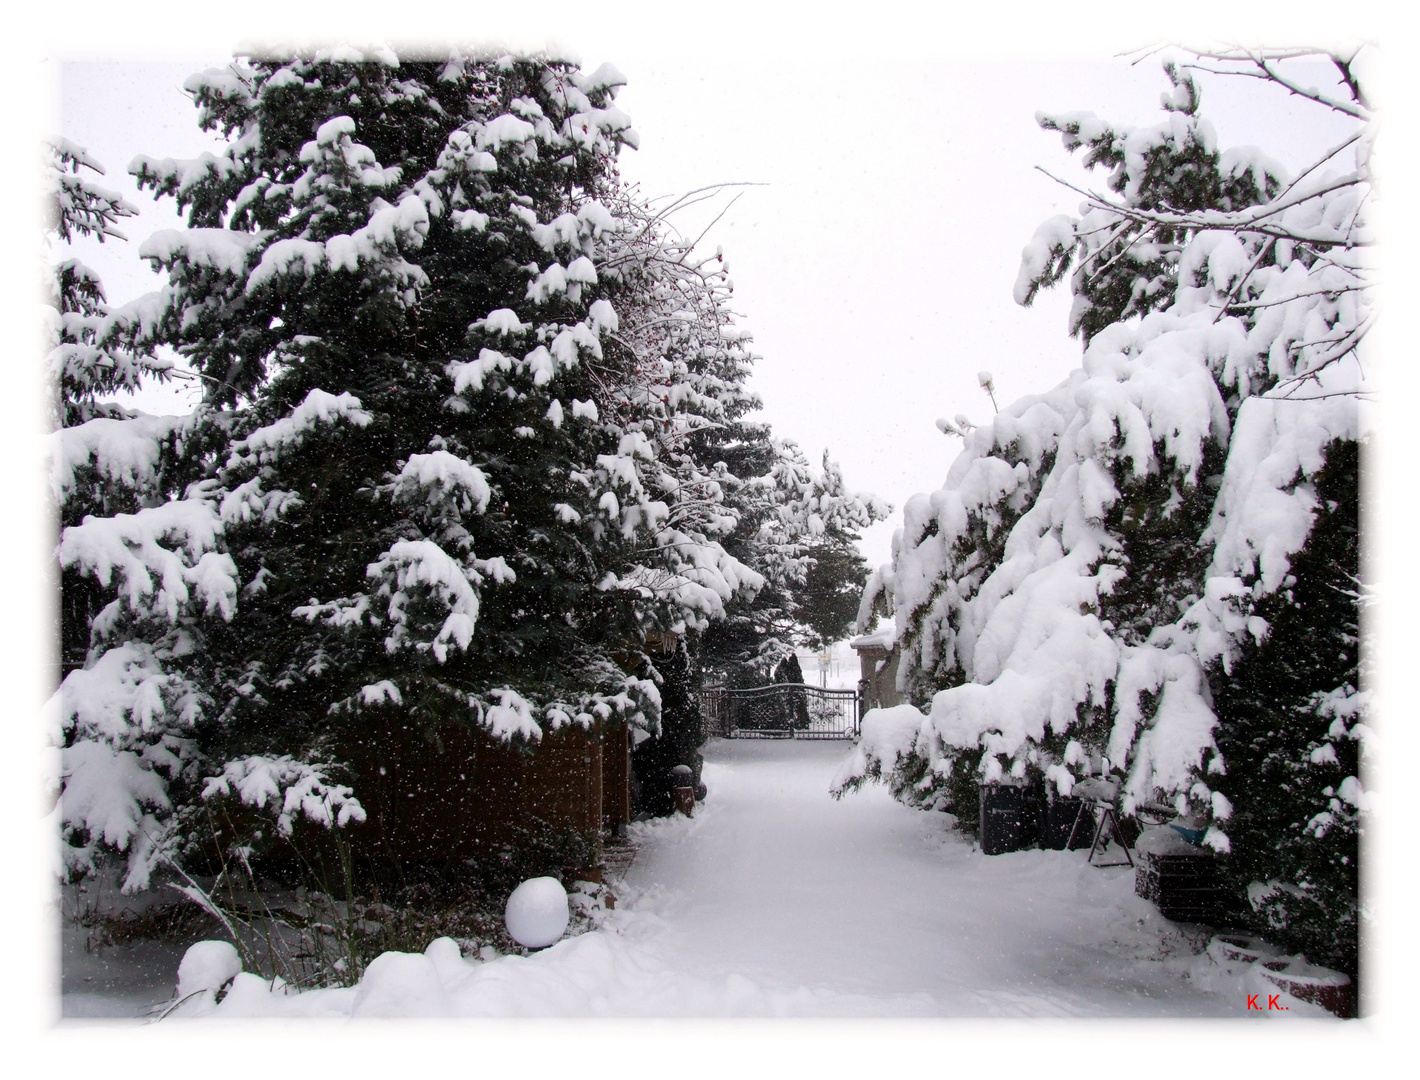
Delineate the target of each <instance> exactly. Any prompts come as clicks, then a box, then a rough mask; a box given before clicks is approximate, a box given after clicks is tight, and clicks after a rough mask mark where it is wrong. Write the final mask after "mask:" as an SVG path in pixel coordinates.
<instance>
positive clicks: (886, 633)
mask: <svg viewBox="0 0 1420 1080" xmlns="http://www.w3.org/2000/svg"><path fill="white" fill-rule="evenodd" d="M896 643H897V627H895V626H885V627H883V628H882V629H881V630H875V631H873V633H871V634H863V635H861V636H860V637H855V638H854V639H853V640H852V641H850V642H849V643H848V647H849V648H850V649H857V650H858V651H859V652H862V651H863V650H864V649H883V650H885V651H890V650H891V649H892V647H893V645H895V644H896Z"/></svg>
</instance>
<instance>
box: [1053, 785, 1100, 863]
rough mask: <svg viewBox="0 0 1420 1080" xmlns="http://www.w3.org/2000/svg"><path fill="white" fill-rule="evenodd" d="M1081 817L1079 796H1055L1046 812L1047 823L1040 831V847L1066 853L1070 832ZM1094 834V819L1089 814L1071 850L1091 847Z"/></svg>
mask: <svg viewBox="0 0 1420 1080" xmlns="http://www.w3.org/2000/svg"><path fill="white" fill-rule="evenodd" d="M1079 816H1080V800H1079V798H1078V797H1077V796H1074V795H1057V796H1055V798H1054V799H1052V800H1051V801H1050V805H1049V806H1047V807H1046V810H1045V823H1044V825H1043V826H1042V827H1041V830H1040V846H1041V847H1043V848H1050V849H1051V850H1053V851H1064V850H1065V845H1066V844H1069V843H1070V830H1071V829H1073V828H1074V827H1075V820H1076V818H1078V817H1079ZM1094 834H1095V821H1094V818H1093V817H1091V816H1090V815H1088V814H1087V815H1086V816H1085V820H1084V821H1082V822H1080V831H1079V833H1078V834H1077V835H1076V836H1075V842H1074V843H1073V844H1070V850H1071V851H1074V850H1076V849H1077V848H1087V847H1089V846H1090V841H1091V840H1093V839H1094Z"/></svg>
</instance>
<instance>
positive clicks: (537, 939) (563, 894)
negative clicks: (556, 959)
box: [504, 877, 571, 949]
mask: <svg viewBox="0 0 1420 1080" xmlns="http://www.w3.org/2000/svg"><path fill="white" fill-rule="evenodd" d="M504 920H505V921H506V922H507V925H508V935H509V936H510V937H511V938H512V939H513V940H514V941H516V942H517V943H518V944H519V945H524V946H526V947H527V948H529V949H542V948H545V947H547V946H548V945H551V944H552V943H553V942H555V941H557V940H558V939H559V938H560V937H561V936H562V935H563V934H564V933H566V932H567V924H568V923H569V922H570V921H571V909H570V908H569V907H568V905H567V890H566V889H564V888H563V887H562V883H561V882H560V881H558V880H557V879H556V878H552V877H536V878H530V879H529V880H527V881H525V882H523V883H522V884H521V885H519V886H518V887H517V888H516V889H514V890H513V894H512V895H511V896H509V897H508V906H507V908H506V910H505V911H504Z"/></svg>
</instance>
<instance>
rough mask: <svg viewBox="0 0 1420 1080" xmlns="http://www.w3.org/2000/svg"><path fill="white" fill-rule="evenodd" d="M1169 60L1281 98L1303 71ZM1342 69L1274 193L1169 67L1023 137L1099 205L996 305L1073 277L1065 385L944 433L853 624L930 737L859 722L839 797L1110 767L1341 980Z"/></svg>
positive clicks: (1358, 109)
mask: <svg viewBox="0 0 1420 1080" xmlns="http://www.w3.org/2000/svg"><path fill="white" fill-rule="evenodd" d="M1193 60H1194V65H1195V66H1199V65H1201V66H1204V67H1217V68H1220V69H1223V70H1225V71H1234V72H1245V73H1251V74H1255V75H1262V76H1263V77H1264V78H1267V79H1270V80H1272V81H1273V82H1274V83H1275V84H1276V86H1277V87H1278V88H1279V90H1280V89H1282V88H1286V89H1292V88H1295V87H1296V86H1297V84H1296V83H1295V82H1294V81H1293V79H1292V76H1291V74H1290V72H1291V67H1290V65H1293V64H1298V63H1300V64H1305V63H1306V62H1307V58H1306V57H1305V56H1297V55H1293V54H1287V55H1285V56H1283V57H1276V56H1266V55H1263V54H1257V55H1253V54H1246V53H1238V54H1220V55H1218V56H1214V57H1207V58H1199V57H1197V56H1195V57H1194V58H1193ZM1336 64H1337V70H1339V71H1341V72H1342V74H1343V75H1344V76H1345V78H1344V79H1343V80H1342V82H1341V83H1340V85H1339V87H1338V91H1337V94H1336V96H1334V97H1331V96H1328V95H1326V94H1324V93H1323V94H1315V95H1313V96H1315V97H1316V99H1317V102H1316V103H1317V106H1318V107H1319V108H1331V109H1333V110H1335V111H1338V112H1341V113H1343V114H1345V115H1348V116H1351V117H1354V118H1356V120H1357V123H1356V126H1355V130H1354V132H1353V133H1352V134H1350V135H1349V136H1348V137H1347V138H1346V139H1345V140H1344V141H1342V142H1341V143H1340V144H1339V145H1337V146H1336V147H1335V148H1334V149H1332V150H1331V152H1330V153H1328V154H1327V155H1325V156H1324V157H1323V158H1321V159H1320V160H1318V161H1316V162H1315V163H1314V164H1312V165H1311V166H1310V167H1308V168H1306V169H1304V170H1303V171H1302V172H1300V173H1298V174H1296V175H1295V176H1292V175H1288V173H1287V171H1286V170H1285V169H1283V168H1282V166H1280V165H1278V164H1277V163H1276V162H1274V161H1272V160H1271V159H1270V158H1268V157H1267V156H1266V155H1264V154H1262V153H1260V152H1258V151H1255V150H1251V149H1227V150H1225V149H1221V148H1219V147H1218V146H1217V139H1216V136H1215V134H1214V131H1213V128H1212V126H1211V124H1209V122H1208V121H1207V120H1206V119H1204V118H1203V117H1202V115H1201V114H1200V112H1199V105H1200V96H1201V95H1200V92H1199V88H1198V85H1197V82H1196V81H1195V77H1194V75H1193V74H1192V70H1191V69H1190V66H1189V65H1188V64H1175V63H1166V65H1165V71H1166V73H1167V75H1168V77H1169V80H1170V83H1171V89H1170V90H1169V91H1168V92H1166V93H1165V94H1164V96H1163V107H1164V110H1165V116H1164V118H1163V120H1162V121H1161V122H1159V123H1158V124H1155V125H1152V126H1147V127H1122V126H1118V125H1114V124H1110V123H1108V122H1106V121H1104V120H1101V119H1099V118H1097V117H1095V116H1093V115H1090V114H1071V115H1065V116H1047V115H1041V116H1040V117H1039V120H1040V123H1041V126H1042V127H1044V128H1046V129H1048V130H1053V131H1058V132H1060V133H1061V135H1062V138H1063V141H1064V144H1065V147H1066V149H1067V150H1071V151H1073V150H1077V149H1078V150H1082V151H1083V153H1084V155H1085V163H1086V164H1087V165H1089V166H1092V167H1099V168H1103V169H1106V170H1107V173H1108V178H1107V187H1108V189H1109V192H1110V193H1109V194H1099V193H1085V194H1086V196H1087V197H1086V201H1085V202H1084V203H1083V204H1082V206H1081V210H1080V213H1079V215H1078V216H1076V217H1067V216H1062V217H1057V218H1054V219H1052V220H1050V221H1048V222H1046V223H1045V224H1044V225H1043V226H1042V227H1041V228H1040V229H1039V230H1038V231H1037V233H1036V235H1035V237H1034V238H1033V239H1032V241H1031V243H1030V244H1029V245H1027V247H1026V249H1025V251H1024V252H1023V255H1022V263H1021V272H1020V278H1019V281H1018V283H1017V286H1016V293H1015V295H1016V299H1017V301H1018V302H1020V303H1023V304H1028V303H1030V302H1031V300H1032V299H1033V298H1034V296H1035V295H1036V294H1037V292H1038V291H1039V290H1040V289H1041V288H1045V287H1049V286H1050V285H1052V284H1054V283H1055V282H1057V281H1059V280H1060V279H1061V278H1063V277H1064V276H1065V275H1066V274H1070V282H1071V290H1072V292H1073V294H1074V297H1075V302H1074V306H1073V308H1072V312H1071V316H1070V329H1071V332H1073V333H1078V334H1079V335H1080V336H1081V337H1082V338H1083V340H1084V342H1085V349H1084V355H1083V358H1082V361H1081V366H1080V367H1079V368H1078V369H1077V370H1075V371H1074V372H1072V373H1071V375H1070V376H1069V377H1068V378H1067V379H1066V380H1065V381H1064V382H1063V383H1061V384H1060V385H1059V386H1057V387H1055V388H1054V389H1052V390H1050V391H1048V392H1046V393H1043V394H1039V395H1033V396H1030V397H1026V398H1023V399H1021V400H1020V401H1017V402H1015V403H1014V404H1012V405H1010V406H1008V407H1006V408H1004V409H1002V410H1001V411H1000V412H999V413H998V414H997V416H996V417H995V418H994V420H993V421H992V422H990V423H988V424H983V425H982V426H980V427H976V428H972V429H962V428H961V426H960V425H955V426H954V427H955V428H956V430H957V431H958V433H960V434H961V435H962V437H963V439H964V442H965V447H964V449H963V452H962V453H961V455H960V456H959V457H958V458H957V460H956V461H955V463H954V464H953V465H952V467H951V469H950V471H949V473H948V476H947V480H946V483H945V484H944V485H943V487H942V488H941V489H940V490H938V491H935V492H931V493H929V494H922V495H917V496H915V497H914V498H912V499H911V500H909V502H908V503H907V505H906V507H905V508H904V513H903V524H902V529H901V531H900V532H899V533H898V535H897V537H896V539H895V543H894V549H893V562H892V565H891V566H890V567H884V568H883V569H882V570H881V571H880V572H879V573H878V574H876V575H875V576H874V579H873V581H872V582H871V583H870V586H869V595H865V597H864V603H863V607H862V611H863V614H864V618H865V619H866V618H867V617H870V616H871V615H872V612H873V611H874V609H875V607H876V605H877V604H878V603H880V602H881V601H882V600H886V601H888V602H889V603H890V606H891V608H892V610H893V612H894V613H895V620H896V632H897V640H898V641H899V642H900V647H901V649H902V657H901V667H900V675H899V678H900V680H901V686H902V688H903V689H904V690H905V691H906V692H907V695H908V697H909V699H910V700H911V701H912V702H913V703H914V704H915V705H917V706H918V707H920V708H921V709H922V712H923V719H922V722H921V723H920V725H919V727H918V728H917V730H916V732H915V734H914V735H913V737H912V739H911V747H910V749H907V750H905V751H904V749H903V747H904V745H905V744H904V741H903V739H904V737H903V736H902V734H901V732H900V731H899V730H898V729H899V728H900V727H901V724H900V722H899V718H897V717H893V718H892V720H891V724H890V725H889V727H890V729H891V732H890V733H885V734H883V735H882V737H881V738H879V739H877V740H876V741H870V740H868V739H867V738H866V733H868V732H870V731H874V730H876V728H875V727H874V720H873V718H872V717H871V716H870V717H869V718H867V719H865V721H864V730H865V746H866V750H864V749H862V748H860V752H859V754H858V756H857V758H856V759H855V760H854V761H852V762H850V763H849V764H848V765H847V766H846V767H845V769H844V770H843V772H842V773H841V774H840V777H839V779H838V781H837V784H838V789H839V790H840V791H842V790H846V789H848V788H851V787H852V786H853V785H854V784H855V783H859V782H861V781H862V780H863V779H864V778H868V777H874V776H878V775H882V776H888V775H895V776H898V777H900V778H904V777H906V776H908V775H909V774H913V773H917V774H921V776H922V779H921V780H920V781H919V782H918V785H917V787H918V788H919V789H921V790H932V791H935V790H943V791H949V790H956V791H958V792H961V791H963V790H970V789H969V788H968V787H967V786H966V785H964V784H962V783H961V780H962V776H961V775H960V774H961V773H962V772H963V771H964V769H965V770H966V771H969V772H970V774H971V778H972V779H973V780H975V779H984V780H993V779H998V778H1003V777H1016V778H1033V779H1038V780H1041V781H1043V782H1044V783H1046V784H1048V785H1051V786H1052V787H1054V788H1055V790H1057V791H1058V792H1059V793H1061V794H1068V793H1069V792H1070V790H1071V788H1072V787H1073V785H1074V784H1075V782H1076V781H1077V780H1079V779H1080V778H1081V777H1082V776H1083V775H1085V774H1086V772H1087V770H1089V769H1090V768H1091V766H1092V764H1097V763H1099V762H1100V760H1101V759H1105V760H1107V761H1108V763H1109V764H1110V766H1111V767H1112V768H1113V769H1114V770H1116V771H1117V772H1118V773H1119V775H1120V778H1121V780H1122V782H1123V786H1122V809H1123V810H1124V812H1126V813H1130V812H1132V811H1133V810H1134V809H1135V808H1136V807H1138V806H1139V805H1141V804H1143V803H1158V802H1168V803H1171V804H1173V805H1174V806H1175V807H1176V808H1177V809H1178V810H1179V811H1180V812H1190V813H1193V814H1198V815H1201V816H1202V817H1203V819H1204V820H1205V821H1207V822H1208V828H1207V833H1206V835H1205V837H1204V842H1205V843H1206V844H1207V845H1209V846H1210V847H1212V848H1214V849H1216V850H1217V851H1220V852H1225V853H1226V852H1229V851H1233V852H1234V853H1235V858H1234V859H1233V860H1232V862H1231V864H1230V865H1231V866H1233V867H1234V869H1235V870H1236V871H1237V872H1239V873H1241V874H1243V875H1244V877H1245V878H1246V880H1244V881H1241V882H1240V884H1241V885H1243V886H1245V885H1247V884H1249V883H1250V882H1256V885H1255V887H1253V888H1252V890H1251V896H1252V900H1253V906H1254V910H1255V911H1256V912H1257V913H1258V916H1259V918H1263V919H1267V920H1270V926H1269V930H1270V931H1271V932H1274V934H1275V933H1278V932H1281V933H1286V932H1287V929H1288V928H1289V927H1290V928H1291V929H1292V930H1294V931H1296V932H1297V933H1298V934H1300V935H1301V938H1298V939H1297V940H1301V939H1305V941H1306V944H1307V947H1308V948H1312V949H1318V950H1319V949H1320V945H1319V942H1321V941H1323V940H1326V939H1327V936H1328V935H1329V934H1333V933H1335V934H1340V935H1342V936H1343V937H1344V936H1346V935H1347V934H1349V935H1350V938H1349V940H1350V951H1349V954H1347V950H1346V946H1345V945H1344V944H1343V945H1342V946H1340V947H1339V949H1338V950H1333V951H1332V952H1330V953H1327V954H1325V955H1327V956H1328V958H1329V960H1334V961H1336V962H1343V961H1346V956H1347V955H1349V963H1350V964H1351V965H1352V967H1353V968H1354V957H1355V949H1354V942H1355V937H1354V934H1355V920H1354V907H1355V889H1354V882H1355V861H1356V857H1357V843H1356V838H1357V833H1358V831H1359V828H1360V825H1359V822H1360V820H1361V816H1360V815H1362V813H1363V811H1364V807H1365V794H1364V788H1363V785H1362V781H1361V778H1360V770H1359V766H1358V762H1359V759H1360V756H1361V749H1362V748H1363V736H1364V735H1365V732H1366V730H1367V729H1366V726H1365V723H1364V713H1365V702H1364V694H1363V692H1361V689H1360V682H1359V678H1358V674H1357V672H1358V663H1359V639H1358V634H1357V631H1356V627H1357V624H1358V618H1357V608H1356V603H1357V600H1356V596H1357V590H1358V588H1359V586H1358V585H1357V581H1358V579H1359V573H1360V571H1359V563H1358V546H1357V534H1356V527H1355V522H1356V520H1357V500H1358V487H1359V484H1358V461H1359V456H1358V452H1357V451H1358V446H1359V444H1360V443H1361V442H1362V441H1363V439H1364V429H1363V425H1362V418H1361V414H1360V410H1359V404H1358V398H1359V396H1360V395H1361V394H1362V393H1363V392H1364V379H1363V373H1362V368H1361V364H1360V359H1359V356H1358V351H1359V350H1360V349H1361V347H1362V343H1363V341H1364V339H1365V335H1366V332H1367V330H1368V329H1369V327H1370V325H1371V323H1372V320H1373V318H1374V314H1373V307H1372V302H1371V297H1370V289H1369V286H1370V275H1369V272H1368V269H1367V266H1366V263H1365V260H1364V256H1363V252H1364V249H1365V247H1366V245H1367V244H1368V243H1369V242H1370V240H1371V237H1370V232H1369V229H1368V226H1367V208H1368V200H1369V199H1370V198H1372V197H1373V191H1372V188H1371V185H1370V179H1369V172H1368V160H1369V152H1370V146H1371V141H1372V138H1373V131H1372V129H1371V128H1370V127H1369V126H1368V124H1367V121H1368V118H1369V106H1368V104H1367V102H1366V99H1365V97H1364V92H1363V90H1362V87H1361V85H1360V82H1359V79H1360V76H1361V74H1362V72H1361V70H1360V69H1361V65H1360V64H1359V63H1358V64H1354V65H1353V64H1352V62H1351V59H1348V58H1337V59H1336ZM1307 77H1308V78H1314V77H1315V75H1314V71H1313V72H1312V73H1309V74H1308V76H1307ZM943 430H948V429H947V428H945V427H944V429H943ZM1322 552H1326V553H1327V554H1326V555H1323V554H1322ZM1304 567H1312V568H1313V569H1307V570H1304V569H1303V568H1304ZM1338 590H1339V591H1338ZM1323 598H1325V599H1324V600H1323ZM862 629H863V630H867V629H868V627H867V626H866V625H865V626H863V627H862ZM1279 663H1281V664H1283V665H1284V666H1285V668H1286V670H1287V674H1286V676H1285V677H1284V678H1280V681H1279V679H1278V678H1276V677H1274V675H1273V674H1271V673H1273V672H1275V671H1276V670H1277V666H1278V665H1279ZM1263 688H1267V689H1266V691H1264V690H1263ZM888 734H891V735H892V737H888ZM879 746H881V747H883V748H884V749H882V750H881V751H880V750H878V749H875V748H876V747H879ZM889 750H890V751H891V753H889ZM889 757H890V758H891V760H889ZM932 777H936V778H937V780H936V781H934V780H933V779H932ZM953 777H955V781H956V782H955V783H953V782H952V778H953ZM1263 777H1268V778H1269V780H1268V783H1259V781H1260V780H1261V779H1262V778H1263ZM1284 777H1285V778H1284ZM973 786H974V785H973ZM963 809H966V808H963ZM963 816H964V817H968V818H969V817H970V816H971V812H970V809H967V812H966V813H965V814H964V815H963ZM1323 844H1325V845H1327V846H1326V848H1325V854H1323V847H1322V846H1321V845H1323ZM1244 852H1250V853H1251V854H1249V855H1248V856H1247V857H1246V858H1243V853H1244ZM1303 852H1306V853H1308V854H1305V855H1304V854H1303ZM1338 860H1339V864H1340V865H1341V867H1342V868H1341V869H1340V870H1339V871H1328V870H1324V869H1323V868H1322V865H1323V864H1326V863H1329V862H1331V863H1335V862H1338ZM1348 866H1349V869H1347V868H1346V867H1348ZM1338 873H1339V874H1340V875H1341V879H1344V880H1340V883H1339V884H1338V880H1339V879H1338V877H1337V875H1338ZM1348 875H1349V877H1348ZM1346 881H1349V883H1350V884H1349V886H1348V885H1347V884H1346ZM1324 882H1329V884H1326V883H1324ZM1299 894H1307V895H1309V896H1313V897H1314V896H1316V895H1324V896H1325V900H1324V901H1323V902H1321V903H1317V902H1316V901H1315V900H1314V899H1308V900H1304V901H1299V900H1298V899H1297V897H1298V895H1299ZM1348 904H1349V905H1350V907H1349V909H1348V907H1347V905H1348ZM1302 906H1305V907H1307V910H1308V911H1309V912H1310V913H1311V917H1312V925H1311V926H1310V928H1309V929H1307V930H1306V931H1305V932H1302V931H1301V929H1300V926H1299V924H1298V922H1297V920H1296V919H1295V918H1294V917H1293V914H1291V913H1294V912H1295V911H1297V910H1299V907H1302ZM1322 909H1324V910H1325V914H1324V916H1323V915H1319V914H1317V912H1319V911H1321V910H1322ZM1278 912H1286V914H1276V913H1278ZM1274 915H1275V917H1273V916H1274ZM1343 966H1344V964H1343Z"/></svg>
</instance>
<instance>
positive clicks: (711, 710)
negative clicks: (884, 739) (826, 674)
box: [700, 683, 861, 739]
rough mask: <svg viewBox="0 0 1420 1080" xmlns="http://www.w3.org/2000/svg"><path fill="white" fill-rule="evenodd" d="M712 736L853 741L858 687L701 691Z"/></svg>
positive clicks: (785, 685)
mask: <svg viewBox="0 0 1420 1080" xmlns="http://www.w3.org/2000/svg"><path fill="white" fill-rule="evenodd" d="M700 715H701V716H702V718H703V719H704V722H705V734H706V735H718V736H720V737H721V738H723V739H853V738H857V736H858V724H859V720H860V719H861V717H860V715H859V705H858V691H856V690H829V689H827V688H825V687H822V686H808V685H806V684H804V683H775V684H774V685H773V686H756V687H754V688H753V689H750V690H726V689H723V688H721V687H712V688H709V689H706V690H703V691H701V693H700Z"/></svg>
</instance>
